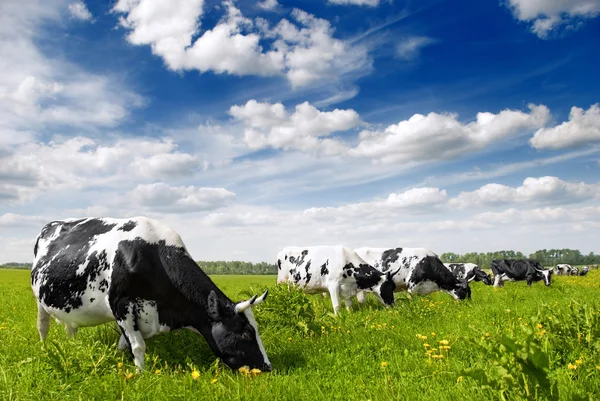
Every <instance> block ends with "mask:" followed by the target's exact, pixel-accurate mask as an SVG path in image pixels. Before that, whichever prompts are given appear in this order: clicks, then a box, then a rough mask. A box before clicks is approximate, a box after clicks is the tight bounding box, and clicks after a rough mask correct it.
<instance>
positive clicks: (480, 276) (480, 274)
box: [466, 267, 492, 285]
mask: <svg viewBox="0 0 600 401" xmlns="http://www.w3.org/2000/svg"><path fill="white" fill-rule="evenodd" d="M466 280H467V281H471V280H475V281H483V284H485V285H492V278H491V277H490V275H489V274H487V273H486V272H484V271H483V270H481V269H480V268H479V267H476V268H474V269H473V270H471V271H470V272H469V274H467V277H466Z"/></svg>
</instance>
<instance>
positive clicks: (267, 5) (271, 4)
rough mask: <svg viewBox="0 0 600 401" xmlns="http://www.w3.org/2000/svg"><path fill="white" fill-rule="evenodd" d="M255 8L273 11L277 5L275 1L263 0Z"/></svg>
mask: <svg viewBox="0 0 600 401" xmlns="http://www.w3.org/2000/svg"><path fill="white" fill-rule="evenodd" d="M257 6H258V7H260V8H262V9H263V10H275V9H276V8H277V7H278V6H279V3H277V0H263V1H261V2H259V3H258V4H257Z"/></svg>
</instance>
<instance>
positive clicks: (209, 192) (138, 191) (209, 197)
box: [126, 183, 235, 213]
mask: <svg viewBox="0 0 600 401" xmlns="http://www.w3.org/2000/svg"><path fill="white" fill-rule="evenodd" d="M234 199H235V194H234V193H233V192H230V191H228V190H226V189H225V188H198V187H195V186H187V187H185V186H181V187H172V186H169V185H167V184H164V183H154V184H145V185H138V186H137V187H135V189H133V190H132V191H131V192H130V193H129V194H128V196H127V197H126V200H127V201H132V202H134V203H135V204H137V205H139V206H141V207H145V208H150V210H153V211H156V210H161V211H166V212H175V213H177V212H202V211H207V210H214V209H217V208H220V207H223V206H226V205H228V204H229V203H231V202H232V201H233V200H234Z"/></svg>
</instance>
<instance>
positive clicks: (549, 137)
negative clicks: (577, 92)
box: [529, 103, 600, 149]
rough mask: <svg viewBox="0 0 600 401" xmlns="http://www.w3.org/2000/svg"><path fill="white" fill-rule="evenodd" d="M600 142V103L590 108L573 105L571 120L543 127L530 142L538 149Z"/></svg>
mask: <svg viewBox="0 0 600 401" xmlns="http://www.w3.org/2000/svg"><path fill="white" fill-rule="evenodd" d="M594 142H600V104H598V103H596V104H594V105H592V106H590V108H589V109H588V110H583V109H581V108H579V107H572V108H571V113H570V115H569V121H565V122H563V123H562V124H560V125H557V126H555V127H548V128H541V129H539V130H538V131H537V132H536V133H535V134H534V135H533V138H531V140H530V141H529V143H530V144H531V145H532V146H533V147H535V148H538V149H562V148H567V147H571V146H578V145H584V144H589V143H594Z"/></svg>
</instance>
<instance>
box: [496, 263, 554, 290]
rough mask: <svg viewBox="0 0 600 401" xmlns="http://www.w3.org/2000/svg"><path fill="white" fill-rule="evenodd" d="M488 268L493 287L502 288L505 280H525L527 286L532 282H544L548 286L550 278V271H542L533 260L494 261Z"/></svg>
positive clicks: (538, 264) (540, 266)
mask: <svg viewBox="0 0 600 401" xmlns="http://www.w3.org/2000/svg"><path fill="white" fill-rule="evenodd" d="M490 267H491V269H492V273H494V287H502V286H503V285H504V281H506V280H508V281H521V280H527V285H529V286H530V285H531V283H532V282H534V281H540V280H544V284H546V285H547V286H548V285H550V281H551V277H552V269H544V267H543V266H542V265H541V264H540V263H539V262H537V261H536V260H533V259H494V260H492V263H491V265H490Z"/></svg>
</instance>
